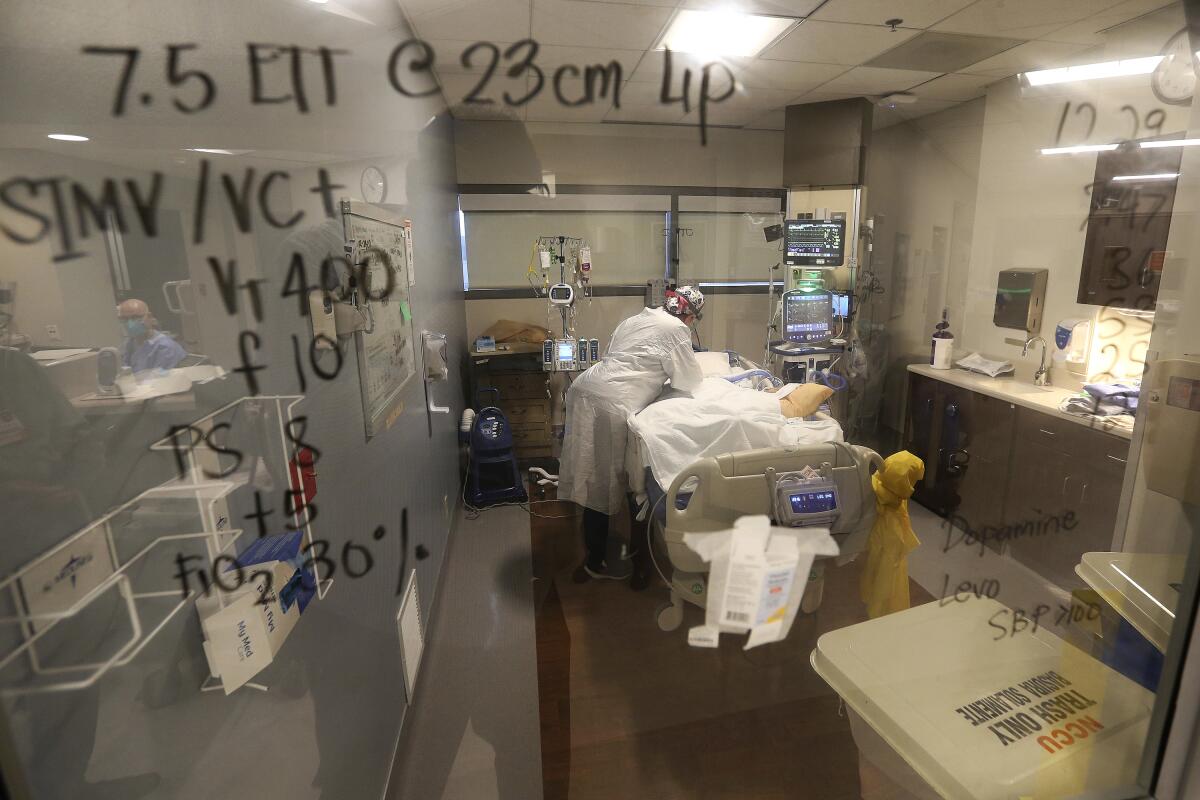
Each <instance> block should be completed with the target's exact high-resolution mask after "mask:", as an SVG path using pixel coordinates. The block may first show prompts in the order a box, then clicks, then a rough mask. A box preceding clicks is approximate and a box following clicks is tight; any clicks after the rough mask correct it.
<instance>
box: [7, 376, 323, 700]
mask: <svg viewBox="0 0 1200 800" xmlns="http://www.w3.org/2000/svg"><path fill="white" fill-rule="evenodd" d="M301 400H303V397H301V396H295V395H281V396H259V397H244V398H241V399H240V400H236V401H234V402H232V403H230V404H228V405H225V406H222V407H221V408H219V409H217V410H216V411H213V412H212V413H210V414H208V415H206V416H204V417H201V418H200V419H198V420H196V421H195V422H193V423H192V428H193V429H194V430H195V431H196V432H205V433H206V432H208V431H211V430H212V429H213V426H214V425H216V424H218V423H219V422H221V421H223V420H225V419H227V418H229V417H232V416H234V415H235V414H239V413H245V414H246V415H247V417H250V416H256V419H255V421H254V425H255V426H256V427H255V430H256V431H257V432H259V433H260V434H262V433H263V432H264V431H266V430H267V429H268V428H269V429H270V431H269V434H267V435H263V436H261V439H262V444H263V445H264V446H263V447H262V448H261V449H262V450H263V451H264V452H261V453H258V454H257V455H258V459H252V460H251V467H250V468H249V469H244V470H240V471H237V472H231V473H230V474H228V475H224V476H222V477H219V478H210V477H207V475H217V474H220V473H222V472H224V471H226V470H228V466H226V467H225V469H222V464H221V461H220V457H219V455H218V453H217V452H216V451H215V450H214V449H210V448H205V447H204V446H203V445H201V446H199V447H187V446H186V440H184V441H183V442H182V443H181V444H180V449H179V450H178V451H177V450H176V447H175V445H174V443H173V437H175V436H191V435H194V434H193V433H192V432H190V431H188V430H187V429H184V430H180V431H176V432H175V433H174V434H170V435H168V436H166V437H164V438H163V439H160V440H159V441H157V442H155V443H154V444H152V445H151V446H150V449H151V450H154V451H170V452H172V453H178V455H179V456H181V458H182V461H181V463H180V464H179V466H180V467H182V469H180V470H179V474H177V475H176V477H174V478H172V479H171V480H168V481H166V482H164V483H162V484H160V485H158V486H155V487H153V488H150V489H147V490H146V491H144V492H141V493H140V494H138V495H137V496H136V497H134V498H133V499H131V500H129V501H127V502H125V503H123V504H121V505H120V506H118V507H117V508H115V509H113V510H111V511H109V512H108V513H106V514H105V515H103V516H102V517H99V518H98V519H96V520H94V521H92V522H90V523H88V524H87V525H86V526H84V527H83V528H81V529H80V530H78V531H77V532H75V533H73V534H72V535H70V536H68V537H67V538H66V539H64V540H63V541H62V542H59V543H58V544H56V545H54V546H53V547H52V548H50V549H49V550H47V551H46V552H44V553H42V554H41V555H39V556H38V557H37V558H35V559H34V560H32V561H31V562H29V563H28V564H26V565H25V566H23V567H21V568H20V569H18V570H17V571H15V572H13V573H12V574H10V575H8V576H6V577H5V578H4V579H3V580H0V591H3V590H5V589H7V590H8V592H9V593H10V595H11V597H12V604H13V606H14V608H15V609H16V613H15V614H12V615H9V616H0V625H16V626H18V627H19V629H20V636H21V641H20V643H18V644H16V645H15V646H12V647H9V648H7V649H6V651H4V652H0V683H2V684H5V686H4V688H3V690H2V691H3V693H5V694H7V695H20V694H31V693H42V692H60V691H71V690H76V689H86V688H88V687H90V686H92V685H94V684H95V683H96V682H97V681H99V680H100V679H101V678H102V677H103V676H104V675H105V674H106V673H107V672H108V671H109V670H111V669H113V668H114V667H120V666H123V665H125V664H128V663H129V662H130V661H132V660H133V659H134V658H136V657H137V655H138V654H139V653H140V652H141V651H142V650H143V649H144V648H145V647H146V646H147V644H149V642H150V641H151V639H153V638H154V636H155V635H156V634H158V633H159V632H160V631H161V630H163V628H165V627H166V625H167V624H168V623H169V622H170V621H171V620H172V619H173V618H175V616H176V615H177V614H178V613H179V612H180V611H182V610H183V609H184V607H185V606H188V605H190V604H191V603H192V602H193V601H194V600H195V599H196V595H197V592H196V590H195V589H194V588H193V589H192V590H191V591H189V592H187V594H186V595H185V594H184V592H183V589H182V587H181V584H180V583H179V579H178V576H177V571H176V562H175V558H174V555H175V554H176V553H178V552H179V551H178V550H175V551H173V552H169V548H166V547H164V545H167V544H168V543H173V544H175V545H176V547H182V548H184V549H185V550H189V551H190V552H189V554H190V555H198V556H202V557H203V558H204V562H203V565H202V566H203V567H208V568H211V565H212V562H213V560H214V559H216V558H217V557H218V556H220V555H222V554H225V555H230V556H232V555H234V554H236V544H237V541H238V539H239V538H240V537H241V535H242V533H243V529H241V528H232V527H230V526H229V511H228V502H227V499H228V497H229V495H231V494H232V493H233V492H235V491H237V490H238V489H240V488H242V487H247V486H250V485H252V484H253V483H254V481H255V479H256V477H257V476H256V474H255V468H256V467H260V466H261V464H260V461H259V459H266V458H272V459H274V458H278V459H280V461H279V464H280V467H281V468H280V470H279V471H278V472H279V474H281V475H284V476H285V478H284V480H285V481H286V476H287V475H288V462H289V460H290V456H289V452H290V444H291V442H290V440H289V438H288V436H287V433H286V427H285V426H287V425H290V424H292V422H293V420H294V416H293V410H294V409H295V407H296V405H297V404H298V403H299V402H300V401H301ZM276 435H277V436H276ZM222 443H223V444H224V443H225V440H223V439H222ZM267 451H269V452H267ZM206 471H207V475H206ZM284 488H286V484H285V487H275V488H274V489H273V491H279V490H282V489H284ZM193 503H194V506H193ZM181 512H182V513H181ZM181 520H183V521H185V522H186V523H188V524H182V525H181V524H180V522H181ZM287 527H289V528H291V529H293V530H303V531H304V538H305V545H306V546H311V544H312V541H313V540H312V528H311V522H310V520H309V516H308V510H307V508H302V509H300V510H299V511H297V512H296V513H295V514H293V515H292V518H291V521H290V524H289V525H288V526H287ZM197 565H198V566H200V565H199V564H198V562H197ZM312 569H313V573H314V578H315V579H316V580H317V598H318V599H322V598H324V597H325V595H326V594H327V593H328V591H329V586H330V584H331V583H332V581H330V580H321V579H320V576H319V575H318V574H317V571H316V566H315V565H313V567H312ZM147 572H149V575H147V574H146V573H147ZM114 590H115V591H116V592H117V594H118V595H119V602H118V606H119V607H120V608H121V610H123V611H124V614H125V615H126V617H127V628H128V631H127V633H126V634H124V638H123V639H122V641H121V644H120V645H119V646H117V647H116V649H115V650H114V651H112V652H111V653H106V654H105V655H104V656H102V657H101V658H100V659H99V660H92V661H87V662H84V663H66V664H57V663H54V656H53V655H49V656H48V654H46V653H43V652H42V651H41V650H40V649H39V645H41V644H42V643H44V642H47V641H49V637H52V636H54V632H55V631H56V630H59V629H60V627H61V626H63V625H64V624H69V623H70V621H71V620H72V619H78V618H80V616H81V615H82V614H85V613H87V611H88V610H89V609H92V608H96V605H95V604H96V601H97V600H98V599H99V598H101V597H103V596H105V595H107V594H108V593H109V592H112V591H114ZM217 596H218V597H220V594H219V593H218V595H217ZM221 602H222V605H224V598H221ZM59 632H60V633H61V630H60V631H59ZM58 638H59V639H63V638H64V637H62V636H59V637H58ZM65 638H67V639H69V638H70V637H69V635H68V636H67V637H65ZM22 656H24V657H25V659H26V662H21V661H20V660H19V659H21V657H22ZM22 663H25V665H26V669H25V671H24V672H22V674H20V675H19V676H18V678H17V680H15V681H14V680H13V679H12V675H13V673H14V672H15V671H16V670H17V669H18V668H19V667H20V665H21V664H22ZM210 684H215V685H210ZM219 687H220V683H219V681H217V680H216V679H213V678H211V677H210V678H209V679H208V680H206V681H205V684H204V685H203V686H202V687H201V689H202V690H205V689H210V688H219ZM258 688H263V689H265V688H266V687H263V686H258Z"/></svg>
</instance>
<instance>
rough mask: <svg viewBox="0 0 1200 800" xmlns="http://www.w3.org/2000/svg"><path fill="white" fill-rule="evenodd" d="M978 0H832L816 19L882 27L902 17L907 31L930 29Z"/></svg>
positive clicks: (814, 17) (817, 13) (818, 11)
mask: <svg viewBox="0 0 1200 800" xmlns="http://www.w3.org/2000/svg"><path fill="white" fill-rule="evenodd" d="M973 2H975V0H888V2H887V3H886V4H882V6H881V4H880V2H879V0H829V2H828V3H826V4H825V5H823V6H821V8H820V9H818V10H817V11H816V12H815V13H813V19H820V20H826V21H828V22H860V23H863V24H866V25H882V24H883V22H884V20H888V19H892V18H895V17H899V18H900V19H902V20H904V21H903V22H902V23H900V24H901V25H902V26H903V27H905V28H928V27H929V26H930V25H932V24H934V23H935V22H939V21H940V20H943V19H945V18H946V17H948V16H950V15H951V14H953V13H954V12H955V11H960V10H962V9H963V8H966V7H967V6H969V5H971V3H973Z"/></svg>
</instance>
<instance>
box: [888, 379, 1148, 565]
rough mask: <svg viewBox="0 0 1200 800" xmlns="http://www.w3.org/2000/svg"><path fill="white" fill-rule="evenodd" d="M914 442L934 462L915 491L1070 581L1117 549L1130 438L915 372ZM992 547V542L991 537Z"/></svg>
mask: <svg viewBox="0 0 1200 800" xmlns="http://www.w3.org/2000/svg"><path fill="white" fill-rule="evenodd" d="M905 443H906V444H905V446H906V448H907V449H908V450H909V451H910V452H912V453H914V454H915V455H917V456H919V457H920V458H921V459H922V460H924V462H925V478H924V479H923V480H922V481H921V483H920V484H919V485H918V486H917V489H916V491H915V492H914V494H913V499H914V500H916V501H917V502H918V503H920V504H921V505H923V506H925V507H926V508H929V509H930V510H932V511H934V512H935V513H937V514H939V515H941V516H945V517H952V518H955V520H956V523H957V524H958V525H959V526H960V527H969V528H970V529H971V530H973V531H982V530H984V529H985V528H990V529H992V530H993V531H1005V532H1006V533H1008V534H1009V536H1008V537H1007V538H1006V541H1007V542H1008V543H1007V544H1006V545H1004V546H1000V545H995V546H993V549H994V550H997V551H1001V550H1003V551H1004V552H1007V553H1009V554H1010V555H1011V556H1012V557H1013V558H1015V559H1017V560H1019V561H1020V562H1021V563H1023V564H1025V565H1026V566H1028V567H1030V568H1031V569H1033V570H1034V571H1035V572H1037V573H1039V574H1040V575H1042V576H1043V577H1045V578H1047V579H1049V580H1051V581H1053V582H1055V583H1057V584H1059V585H1061V586H1070V585H1075V584H1076V583H1077V581H1076V579H1075V575H1074V569H1075V565H1076V564H1078V563H1079V559H1080V556H1081V555H1082V554H1083V553H1086V552H1097V551H1107V550H1110V549H1111V548H1112V539H1113V531H1114V526H1115V522H1116V515H1117V506H1118V504H1119V503H1120V497H1121V485H1122V481H1123V479H1124V473H1125V460H1126V458H1127V457H1128V452H1129V442H1128V441H1126V440H1125V439H1122V438H1121V437H1119V436H1114V435H1112V434H1110V433H1106V432H1104V431H1102V430H1100V429H1098V428H1090V427H1088V426H1085V425H1080V424H1079V423H1077V422H1074V421H1072V420H1068V419H1063V418H1062V417H1058V416H1055V415H1053V414H1045V413H1041V412H1038V411H1034V410H1032V409H1028V408H1024V407H1021V408H1018V407H1016V406H1015V405H1013V404H1012V403H1009V402H1008V401H1006V400H1000V399H997V398H994V397H991V396H988V395H983V394H979V393H977V392H972V391H970V390H968V389H962V388H959V387H957V386H953V385H951V384H948V383H944V382H942V381H939V380H936V379H933V378H929V377H927V376H924V375H918V374H915V373H910V374H909V402H908V419H907V421H906V425H905ZM989 546H992V543H991V542H989Z"/></svg>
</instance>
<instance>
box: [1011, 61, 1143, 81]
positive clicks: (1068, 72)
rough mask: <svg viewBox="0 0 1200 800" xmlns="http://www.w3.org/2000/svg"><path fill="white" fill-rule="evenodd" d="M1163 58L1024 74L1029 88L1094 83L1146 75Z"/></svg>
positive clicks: (1042, 70) (1113, 62)
mask: <svg viewBox="0 0 1200 800" xmlns="http://www.w3.org/2000/svg"><path fill="white" fill-rule="evenodd" d="M1162 60H1163V56H1146V57H1145V58H1126V59H1124V60H1122V61H1105V62H1102V63H1100V64H1081V65H1079V66H1077V67H1059V68H1058V69H1039V70H1034V71H1033V72H1026V73H1025V80H1027V81H1029V85H1030V86H1046V85H1048V84H1051V83H1068V82H1070V81H1094V80H1097V79H1099V78H1120V77H1123V76H1125V75H1147V74H1149V73H1151V72H1153V71H1154V68H1155V67H1157V66H1158V62H1160V61H1162Z"/></svg>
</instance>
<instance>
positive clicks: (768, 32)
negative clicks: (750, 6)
mask: <svg viewBox="0 0 1200 800" xmlns="http://www.w3.org/2000/svg"><path fill="white" fill-rule="evenodd" d="M795 24H796V20H794V19H792V18H791V17H768V16H763V15H761V14H743V13H742V12H740V11H733V10H721V11H699V10H696V9H691V8H684V9H680V10H679V11H678V12H676V14H675V18H674V19H672V20H671V24H670V25H668V26H667V31H666V33H664V34H663V35H662V38H661V39H659V40H658V44H657V45H655V49H656V50H662V49H663V48H667V47H669V48H671V49H672V50H674V51H676V52H680V53H696V54H699V55H704V56H743V57H752V56H756V55H758V54H759V53H761V52H762V51H763V49H764V48H766V46H767V45H769V44H770V43H771V42H773V41H775V40H776V39H778V38H779V37H780V36H781V35H782V34H783V33H784V31H786V30H788V29H789V28H791V27H792V26H793V25H795Z"/></svg>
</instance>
